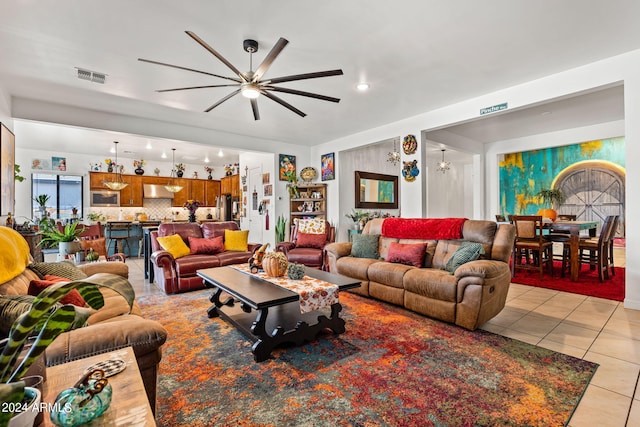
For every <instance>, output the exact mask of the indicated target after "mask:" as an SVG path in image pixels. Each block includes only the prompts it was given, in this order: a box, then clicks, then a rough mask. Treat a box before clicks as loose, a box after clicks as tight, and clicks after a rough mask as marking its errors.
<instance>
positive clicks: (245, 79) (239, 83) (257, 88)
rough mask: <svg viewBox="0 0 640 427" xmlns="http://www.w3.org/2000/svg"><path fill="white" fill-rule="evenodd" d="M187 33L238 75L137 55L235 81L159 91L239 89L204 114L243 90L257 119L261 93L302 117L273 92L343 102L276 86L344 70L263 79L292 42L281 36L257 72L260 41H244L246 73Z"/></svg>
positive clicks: (299, 112)
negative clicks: (254, 67)
mask: <svg viewBox="0 0 640 427" xmlns="http://www.w3.org/2000/svg"><path fill="white" fill-rule="evenodd" d="M185 32H186V33H187V35H189V37H191V38H192V39H193V40H195V41H196V42H198V43H199V44H200V45H201V46H202V47H204V48H205V49H206V50H208V51H209V52H210V53H211V54H212V55H213V56H215V57H216V58H218V59H219V60H220V62H222V63H223V64H224V65H226V66H227V67H228V68H229V69H230V70H231V71H233V73H234V74H236V75H237V77H227V76H221V75H218V74H213V73H209V72H207V71H201V70H195V69H193V68H187V67H182V66H179V65H172V64H167V63H164V62H158V61H152V60H149V59H142V58H138V61H142V62H148V63H150V64H156V65H163V66H166V67H172V68H177V69H179V70H185V71H192V72H194V73H200V74H205V75H208V76H213V77H218V78H221V79H225V80H231V81H233V82H235V83H233V84H223V85H206V86H190V87H179V88H174V89H162V90H158V91H156V92H174V91H179V90H191V89H206V88H214V87H237V89H236V90H234V91H233V92H231V93H230V94H228V95H227V96H225V97H224V98H222V99H220V100H219V101H217V102H216V103H215V104H213V105H212V106H211V107H209V108H207V109H206V110H204V111H205V113H208V112H209V111H211V110H213V109H214V108H216V107H217V106H218V105H220V104H222V103H223V102H225V101H226V100H228V99H230V98H232V97H233V96H235V95H237V94H238V93H242V95H243V96H244V97H246V98H248V99H249V101H250V102H251V109H252V110H253V118H254V119H255V120H260V112H259V111H258V100H257V98H258V97H259V96H260V95H264V96H266V97H267V98H269V99H271V100H272V101H275V102H277V103H278V104H280V105H282V106H283V107H285V108H288V109H289V110H291V111H293V112H294V113H296V114H298V115H299V116H301V117H305V116H306V114H305V113H303V112H302V111H300V110H299V109H297V108H296V107H294V106H293V105H291V104H289V103H288V102H286V101H284V100H283V99H282V98H279V97H277V96H276V95H274V94H273V92H282V93H289V94H292V95H300V96H306V97H309V98H315V99H321V100H323V101H330V102H340V99H339V98H333V97H331V96H325V95H319V94H317V93H311V92H304V91H301V90H296V89H287V88H284V87H280V86H274V85H276V84H279V83H285V82H292V81H296V80H306V79H317V78H320V77H330V76H341V75H342V74H343V73H342V70H329V71H319V72H315V73H305V74H294V75H291V76H284V77H275V78H271V79H263V78H262V77H263V76H264V74H265V73H266V72H267V70H268V69H269V67H271V64H272V63H273V61H274V60H275V59H276V58H277V57H278V55H279V54H280V52H282V49H284V47H285V46H286V45H287V44H288V43H289V41H288V40H286V39H284V38H282V37H281V38H280V39H279V40H278V42H277V43H276V44H275V46H274V47H273V49H271V51H270V52H269V53H268V54H267V56H266V58H265V59H264V60H263V61H262V63H261V64H260V65H259V66H258V68H257V69H256V70H255V71H253V54H254V53H255V52H257V51H258V42H257V41H255V40H251V39H247V40H245V41H244V43H243V47H244V50H245V51H246V52H248V53H249V69H250V70H249V71H247V72H246V73H242V72H240V70H238V69H237V68H236V67H234V66H233V65H232V64H231V63H230V62H229V61H227V60H226V59H225V58H224V57H223V56H222V55H220V54H219V53H218V52H216V51H215V50H214V49H213V48H212V47H211V46H209V45H208V44H207V43H206V42H205V41H204V40H202V39H201V38H200V37H198V36H197V35H196V34H195V33H193V32H192V31H185Z"/></svg>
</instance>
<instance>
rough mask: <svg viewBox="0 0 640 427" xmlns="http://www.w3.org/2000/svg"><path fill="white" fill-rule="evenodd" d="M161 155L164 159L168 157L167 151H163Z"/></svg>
mask: <svg viewBox="0 0 640 427" xmlns="http://www.w3.org/2000/svg"><path fill="white" fill-rule="evenodd" d="M160 157H162V158H163V159H166V158H167V153H165V152H164V151H163V152H162V155H161V156H160Z"/></svg>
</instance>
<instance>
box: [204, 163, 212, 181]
mask: <svg viewBox="0 0 640 427" xmlns="http://www.w3.org/2000/svg"><path fill="white" fill-rule="evenodd" d="M204 170H205V171H206V172H207V173H208V174H209V175H208V176H207V179H208V180H212V179H213V177H212V176H211V172H213V168H212V167H211V166H205V167H204Z"/></svg>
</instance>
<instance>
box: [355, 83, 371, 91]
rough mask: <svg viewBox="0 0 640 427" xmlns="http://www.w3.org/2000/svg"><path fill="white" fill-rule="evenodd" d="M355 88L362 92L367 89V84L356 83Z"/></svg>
mask: <svg viewBox="0 0 640 427" xmlns="http://www.w3.org/2000/svg"><path fill="white" fill-rule="evenodd" d="M356 88H357V89H358V90H361V91H363V92H364V91H365V90H367V89H369V83H365V82H362V83H358V85H357V86H356Z"/></svg>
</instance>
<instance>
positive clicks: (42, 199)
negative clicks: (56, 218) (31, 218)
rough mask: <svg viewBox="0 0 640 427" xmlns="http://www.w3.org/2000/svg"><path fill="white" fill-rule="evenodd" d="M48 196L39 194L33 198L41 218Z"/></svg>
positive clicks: (44, 213)
mask: <svg viewBox="0 0 640 427" xmlns="http://www.w3.org/2000/svg"><path fill="white" fill-rule="evenodd" d="M50 198H51V196H49V195H48V194H39V195H37V196H36V197H34V198H33V201H34V202H36V203H37V204H38V206H39V208H40V216H41V218H44V217H45V216H46V213H47V202H48V201H49V199H50Z"/></svg>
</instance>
